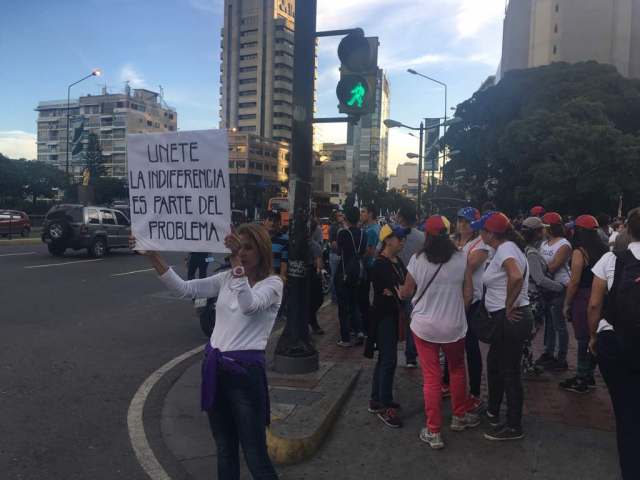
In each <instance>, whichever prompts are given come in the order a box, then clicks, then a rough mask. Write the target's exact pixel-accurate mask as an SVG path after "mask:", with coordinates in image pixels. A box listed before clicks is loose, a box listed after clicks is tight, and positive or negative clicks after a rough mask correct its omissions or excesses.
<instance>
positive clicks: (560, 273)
mask: <svg viewBox="0 0 640 480" xmlns="http://www.w3.org/2000/svg"><path fill="white" fill-rule="evenodd" d="M564 245H567V246H568V247H569V249H571V250H573V249H572V247H571V243H570V242H569V240H567V239H566V238H561V239H560V240H558V241H557V242H556V243H554V244H553V245H549V241H548V240H545V241H544V242H542V245H541V246H540V255H542V258H544V260H545V261H546V262H547V265H549V264H550V263H551V262H552V261H553V258H554V257H555V256H556V253H558V250H560V248H562V247H563V246H564ZM570 259H571V256H569V258H568V259H567V262H566V263H565V264H564V265H562V266H561V267H560V268H559V269H558V270H557V271H556V273H555V274H554V275H553V279H554V280H555V281H556V282H559V283H561V284H562V285H564V286H565V287H566V286H567V285H569V280H571V269H570V267H569V260H570Z"/></svg>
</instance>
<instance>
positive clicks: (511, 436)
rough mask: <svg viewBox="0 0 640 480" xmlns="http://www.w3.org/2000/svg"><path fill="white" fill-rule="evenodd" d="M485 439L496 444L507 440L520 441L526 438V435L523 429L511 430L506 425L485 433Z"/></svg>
mask: <svg viewBox="0 0 640 480" xmlns="http://www.w3.org/2000/svg"><path fill="white" fill-rule="evenodd" d="M484 438H486V439H487V440H493V441H495V442H504V441H507V440H520V439H522V438H524V433H522V428H511V427H507V426H506V425H505V426H502V427H498V428H494V429H493V430H492V431H490V432H487V433H485V434H484Z"/></svg>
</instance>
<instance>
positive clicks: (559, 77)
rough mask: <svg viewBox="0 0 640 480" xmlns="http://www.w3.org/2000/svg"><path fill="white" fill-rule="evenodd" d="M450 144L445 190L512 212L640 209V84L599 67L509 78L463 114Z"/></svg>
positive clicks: (461, 109) (463, 107) (558, 68)
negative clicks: (623, 204)
mask: <svg viewBox="0 0 640 480" xmlns="http://www.w3.org/2000/svg"><path fill="white" fill-rule="evenodd" d="M456 115H457V116H458V117H460V118H462V120H463V122H461V123H459V124H456V125H454V126H452V127H450V128H449V130H448V132H447V135H446V137H445V142H446V143H447V144H448V145H449V147H450V148H451V149H452V150H458V151H459V152H460V153H459V154H457V155H456V156H455V158H454V159H453V160H452V161H451V162H449V163H448V164H447V166H446V170H445V175H446V178H447V179H448V181H449V182H452V183H454V184H455V185H456V187H457V188H458V189H459V190H462V191H463V192H465V193H466V194H468V195H469V196H470V197H471V198H472V199H473V201H474V202H475V203H476V204H479V203H480V202H483V201H484V200H487V199H491V200H494V201H495V202H496V203H497V205H498V208H500V209H502V210H506V211H508V212H511V213H516V212H517V211H522V210H528V208H529V207H530V206H531V205H532V204H534V203H542V204H544V205H545V207H547V209H554V210H558V211H562V212H566V213H573V214H579V213H583V212H592V213H596V212H601V211H609V212H614V211H615V207H616V201H617V198H618V195H619V194H621V193H622V194H624V195H625V198H626V200H627V203H628V204H630V205H635V204H638V203H640V175H639V172H638V168H637V161H638V158H640V156H639V155H640V81H638V80H631V79H625V78H623V77H622V76H621V75H620V74H618V72H617V71H616V69H615V68H614V67H611V66H607V65H600V64H597V63H595V62H585V63H578V64H573V65H569V64H564V63H557V64H552V65H549V66H545V67H539V68H534V69H527V70H519V71H513V72H508V73H507V74H506V75H505V77H504V78H503V79H502V80H501V81H500V82H499V83H498V84H496V85H495V86H493V87H488V88H485V89H483V90H480V91H478V92H476V93H475V94H474V95H473V97H472V98H470V99H469V100H467V101H466V102H464V103H462V104H460V105H459V106H458V109H457V112H456Z"/></svg>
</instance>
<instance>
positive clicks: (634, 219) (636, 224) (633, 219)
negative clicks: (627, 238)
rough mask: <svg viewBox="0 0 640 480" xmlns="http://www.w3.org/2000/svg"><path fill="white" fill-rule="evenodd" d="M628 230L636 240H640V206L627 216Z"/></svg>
mask: <svg viewBox="0 0 640 480" xmlns="http://www.w3.org/2000/svg"><path fill="white" fill-rule="evenodd" d="M627 232H629V234H630V235H631V236H632V237H633V240H634V241H636V242H637V241H640V207H638V208H634V209H633V210H631V211H630V212H629V215H628V216H627Z"/></svg>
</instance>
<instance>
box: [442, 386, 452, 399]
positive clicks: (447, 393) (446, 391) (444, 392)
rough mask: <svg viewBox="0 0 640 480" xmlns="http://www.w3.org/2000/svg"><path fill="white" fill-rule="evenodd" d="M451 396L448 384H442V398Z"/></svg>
mask: <svg viewBox="0 0 640 480" xmlns="http://www.w3.org/2000/svg"><path fill="white" fill-rule="evenodd" d="M450 396H451V390H450V389H449V385H442V398H447V397H450Z"/></svg>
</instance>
